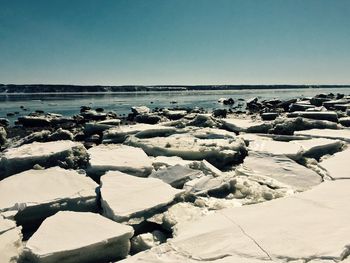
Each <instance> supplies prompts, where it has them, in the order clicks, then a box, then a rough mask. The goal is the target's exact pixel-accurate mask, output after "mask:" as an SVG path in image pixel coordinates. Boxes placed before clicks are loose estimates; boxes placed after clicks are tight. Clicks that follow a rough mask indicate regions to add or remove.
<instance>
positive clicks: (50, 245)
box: [24, 211, 134, 263]
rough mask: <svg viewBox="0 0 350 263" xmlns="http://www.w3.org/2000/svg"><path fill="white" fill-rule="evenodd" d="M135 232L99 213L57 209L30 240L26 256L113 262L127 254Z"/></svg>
mask: <svg viewBox="0 0 350 263" xmlns="http://www.w3.org/2000/svg"><path fill="white" fill-rule="evenodd" d="M133 233H134V231H133V229H132V227H130V226H126V225H122V224H119V223H116V222H113V221H112V220H110V219H107V218H105V217H103V216H100V215H99V214H94V213H82V212H68V211H64V212H58V213H57V214H55V215H53V216H51V217H49V218H47V219H46V220H45V221H44V222H43V223H42V224H41V226H40V228H39V229H38V231H37V232H35V233H34V235H33V236H32V237H31V238H30V239H29V240H28V242H27V244H26V247H25V249H24V257H25V258H26V259H27V260H28V261H29V262H40V263H51V262H60V263H73V262H110V261H113V260H118V259H121V258H125V257H126V256H127V255H128V253H129V249H130V240H129V239H130V238H131V237H132V236H133Z"/></svg>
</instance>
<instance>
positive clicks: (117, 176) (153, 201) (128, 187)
mask: <svg viewBox="0 0 350 263" xmlns="http://www.w3.org/2000/svg"><path fill="white" fill-rule="evenodd" d="M182 192H183V191H181V190H177V189H175V188H173V187H171V186H170V185H168V184H167V183H164V182H163V181H161V180H159V179H156V178H139V177H135V176H131V175H128V174H125V173H121V172H117V171H113V172H108V173H106V174H105V175H103V176H102V177H101V198H102V200H101V202H102V208H103V213H104V214H105V215H106V216H107V217H109V218H111V219H113V220H115V221H117V222H122V221H127V220H129V219H130V218H132V217H144V218H147V217H150V216H151V215H152V214H154V213H155V212H157V210H159V209H161V208H163V207H165V206H166V205H168V204H169V203H171V202H172V201H173V200H174V198H175V197H177V196H178V195H179V194H181V193H182Z"/></svg>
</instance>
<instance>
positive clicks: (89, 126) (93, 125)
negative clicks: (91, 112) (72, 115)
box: [84, 119, 121, 134]
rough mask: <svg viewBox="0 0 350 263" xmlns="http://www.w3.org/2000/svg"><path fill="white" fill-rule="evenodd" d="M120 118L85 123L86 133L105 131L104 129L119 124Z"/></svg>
mask: <svg viewBox="0 0 350 263" xmlns="http://www.w3.org/2000/svg"><path fill="white" fill-rule="evenodd" d="M120 122H121V121H120V120H119V119H109V120H104V121H98V122H87V123H85V125H84V133H85V134H94V133H99V132H103V131H104V130H107V129H110V128H113V127H115V126H119V124H120Z"/></svg>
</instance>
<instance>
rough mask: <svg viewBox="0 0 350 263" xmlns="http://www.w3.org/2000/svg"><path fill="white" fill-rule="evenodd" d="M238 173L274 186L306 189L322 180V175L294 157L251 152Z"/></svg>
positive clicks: (299, 189)
mask: <svg viewBox="0 0 350 263" xmlns="http://www.w3.org/2000/svg"><path fill="white" fill-rule="evenodd" d="M236 175H242V176H247V177H248V178H250V179H252V180H255V181H258V182H263V183H264V184H267V185H270V186H273V188H276V187H277V188H292V189H294V190H297V191H304V190H306V189H309V188H311V187H313V186H315V185H318V184H319V183H321V182H322V179H321V177H320V176H319V175H318V174H316V173H315V172H314V171H312V170H311V169H308V168H306V167H304V166H302V165H300V164H298V163H296V162H294V161H293V160H292V159H290V158H288V157H286V156H283V155H280V156H273V155H270V154H266V153H255V152H251V153H250V154H249V155H248V156H247V157H246V158H245V159H244V162H243V164H241V165H240V166H239V167H237V169H236Z"/></svg>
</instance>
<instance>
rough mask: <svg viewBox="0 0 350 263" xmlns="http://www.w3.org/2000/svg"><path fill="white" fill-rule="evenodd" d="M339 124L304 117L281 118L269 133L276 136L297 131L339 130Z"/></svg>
mask: <svg viewBox="0 0 350 263" xmlns="http://www.w3.org/2000/svg"><path fill="white" fill-rule="evenodd" d="M337 128H338V125H337V123H334V122H331V121H324V120H311V119H306V118H302V117H298V118H290V119H284V118H279V119H276V120H275V122H274V127H273V128H272V129H271V130H270V131H269V132H271V133H274V134H284V135H292V134H293V132H295V131H302V130H308V129H337Z"/></svg>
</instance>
